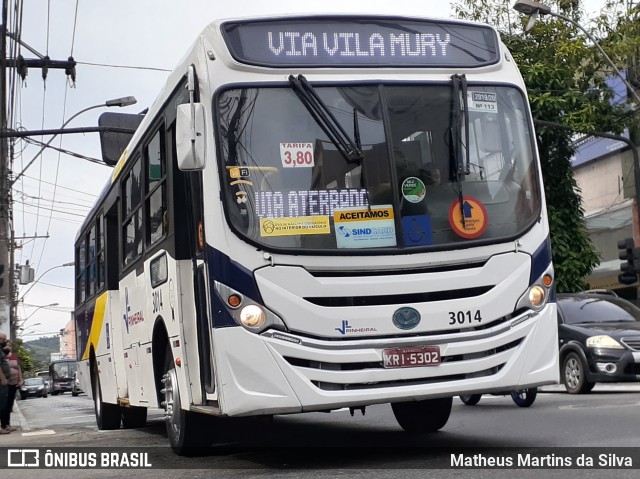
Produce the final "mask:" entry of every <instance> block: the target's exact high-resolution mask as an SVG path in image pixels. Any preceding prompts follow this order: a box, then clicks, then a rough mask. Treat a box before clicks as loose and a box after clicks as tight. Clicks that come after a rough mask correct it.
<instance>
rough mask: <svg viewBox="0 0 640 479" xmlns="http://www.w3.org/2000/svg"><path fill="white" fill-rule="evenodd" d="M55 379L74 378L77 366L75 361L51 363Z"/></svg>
mask: <svg viewBox="0 0 640 479" xmlns="http://www.w3.org/2000/svg"><path fill="white" fill-rule="evenodd" d="M51 369H52V371H53V380H54V381H56V380H60V379H73V375H74V373H75V372H76V369H77V366H76V362H75V361H60V362H53V363H51Z"/></svg>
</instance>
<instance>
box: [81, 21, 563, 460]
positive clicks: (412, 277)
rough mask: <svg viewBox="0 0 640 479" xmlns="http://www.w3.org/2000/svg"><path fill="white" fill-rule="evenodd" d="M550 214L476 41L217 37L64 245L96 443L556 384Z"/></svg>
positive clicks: (480, 33)
mask: <svg viewBox="0 0 640 479" xmlns="http://www.w3.org/2000/svg"><path fill="white" fill-rule="evenodd" d="M553 280H554V275H553V267H552V263H551V246H550V236H549V226H548V222H547V211H546V206H545V200H544V193H543V187H542V177H541V172H540V162H539V159H538V154H537V150H536V144H535V137H534V129H533V123H532V118H531V113H530V110H529V106H528V102H527V94H526V91H525V85H524V83H523V80H522V77H521V75H520V73H519V71H518V69H517V66H516V65H515V63H514V61H513V59H512V57H511V56H510V54H509V52H508V51H507V50H506V48H505V47H504V45H503V44H502V43H501V42H500V40H499V37H498V35H497V33H496V31H495V30H494V29H493V28H491V27H490V26H487V25H482V24H476V23H470V22H462V21H455V20H434V19H427V18H421V17H417V16H395V17H389V16H380V15H377V16H376V15H366V14H362V15H344V14H341V15H328V14H323V15H313V14H310V15H307V16H302V15H288V16H274V17H265V16H261V17H260V18H241V19H226V20H220V21H215V22H213V23H212V24H211V25H210V26H209V27H208V28H206V29H205V30H204V31H203V32H202V34H201V35H200V36H199V37H198V39H197V41H196V42H195V44H194V45H193V48H192V49H191V50H190V51H189V52H188V53H187V55H186V56H185V58H184V60H183V61H182V63H181V64H180V65H179V66H178V67H177V68H176V70H175V71H174V72H173V73H172V74H171V76H170V77H169V79H168V81H167V84H166V86H165V88H164V90H163V91H162V93H161V95H160V96H159V97H158V99H157V100H156V102H155V103H154V105H153V106H152V107H151V108H150V109H149V111H148V112H147V113H146V115H145V117H144V120H143V121H142V123H141V124H140V126H139V127H138V129H137V131H136V133H135V135H134V136H133V138H132V140H131V141H130V142H129V144H128V146H127V148H126V150H125V151H124V152H123V153H122V155H121V156H120V159H119V161H118V162H117V164H116V165H115V168H114V171H113V175H112V178H111V181H110V182H109V184H108V185H106V188H105V189H104V191H103V193H102V195H101V197H100V199H99V200H98V202H97V204H96V205H95V207H94V208H93V210H92V212H91V214H90V215H89V217H88V218H87V220H86V221H85V223H84V224H83V226H82V228H81V230H80V231H79V233H78V236H77V242H76V284H77V294H76V305H77V306H76V310H75V318H76V323H77V334H78V358H80V368H79V373H80V376H81V386H82V389H83V390H85V391H87V392H88V393H89V394H92V395H93V398H94V402H95V410H96V418H97V422H98V426H99V427H100V428H101V429H112V428H118V427H120V426H121V424H122V425H123V426H124V427H139V426H142V425H144V423H145V421H146V414H147V408H150V407H151V408H154V407H155V408H163V409H164V410H165V415H166V421H167V430H168V436H169V440H170V443H171V445H172V447H173V448H174V450H175V451H176V452H178V453H181V452H184V451H185V450H186V448H188V447H191V446H194V445H198V444H201V441H205V443H206V441H207V440H209V441H210V440H212V439H213V438H211V437H209V438H207V435H206V432H207V431H215V428H214V429H210V428H209V429H206V428H204V427H203V424H204V421H202V419H203V418H204V417H205V416H207V415H208V416H230V417H239V416H273V415H279V414H293V413H302V412H309V411H331V410H336V409H341V408H364V407H366V406H368V405H374V404H385V403H388V404H391V407H392V410H393V413H394V415H395V417H396V418H397V421H398V423H399V425H400V426H401V427H402V428H403V429H405V430H407V431H413V432H432V431H436V430H438V429H441V428H442V427H443V426H444V425H445V424H446V422H447V420H448V418H449V414H450V411H451V405H452V397H453V396H454V395H460V394H472V393H484V392H492V391H505V390H511V389H524V388H530V387H536V386H539V385H544V384H551V383H555V382H557V380H558V374H559V370H558V346H557V344H558V343H557V319H556V305H555V297H554V292H553V286H554V284H553Z"/></svg>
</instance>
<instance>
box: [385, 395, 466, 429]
mask: <svg viewBox="0 0 640 479" xmlns="http://www.w3.org/2000/svg"><path fill="white" fill-rule="evenodd" d="M452 403H453V398H452V397H445V398H436V399H425V400H423V401H408V402H398V403H392V404H391V409H392V410H393V415H394V416H395V417H396V421H398V424H400V426H401V427H402V429H404V430H405V431H407V432H418V433H425V432H435V431H437V430H439V429H442V428H443V427H444V425H445V424H447V421H448V420H449V415H450V414H451V405H452Z"/></svg>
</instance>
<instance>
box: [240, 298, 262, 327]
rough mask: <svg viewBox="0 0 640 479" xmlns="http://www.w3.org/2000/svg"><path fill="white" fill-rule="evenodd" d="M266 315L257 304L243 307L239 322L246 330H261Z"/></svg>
mask: <svg viewBox="0 0 640 479" xmlns="http://www.w3.org/2000/svg"><path fill="white" fill-rule="evenodd" d="M266 317H267V315H266V314H265V312H264V311H263V310H262V308H261V307H260V306H258V305H257V304H250V305H249V306H245V307H244V308H242V310H241V311H240V322H241V323H242V325H243V326H246V327H247V328H261V327H262V326H264V323H265V320H266Z"/></svg>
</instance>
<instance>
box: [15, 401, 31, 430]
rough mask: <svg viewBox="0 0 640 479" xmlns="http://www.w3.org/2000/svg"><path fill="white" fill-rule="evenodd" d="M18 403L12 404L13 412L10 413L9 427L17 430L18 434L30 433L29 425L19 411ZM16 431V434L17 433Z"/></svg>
mask: <svg viewBox="0 0 640 479" xmlns="http://www.w3.org/2000/svg"><path fill="white" fill-rule="evenodd" d="M19 402H20V401H17V400H16V401H15V402H14V403H13V411H12V412H11V425H12V426H14V427H17V428H18V431H20V432H27V431H31V427H30V426H29V423H28V422H27V420H26V419H25V417H24V416H23V415H22V411H20V406H19V405H18V403H19ZM18 431H16V432H18Z"/></svg>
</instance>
